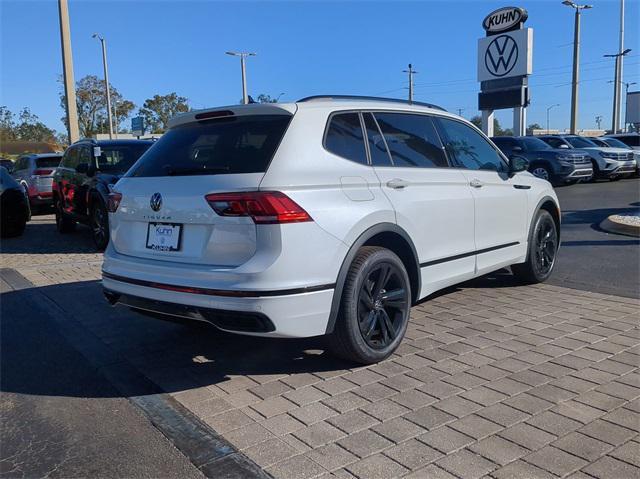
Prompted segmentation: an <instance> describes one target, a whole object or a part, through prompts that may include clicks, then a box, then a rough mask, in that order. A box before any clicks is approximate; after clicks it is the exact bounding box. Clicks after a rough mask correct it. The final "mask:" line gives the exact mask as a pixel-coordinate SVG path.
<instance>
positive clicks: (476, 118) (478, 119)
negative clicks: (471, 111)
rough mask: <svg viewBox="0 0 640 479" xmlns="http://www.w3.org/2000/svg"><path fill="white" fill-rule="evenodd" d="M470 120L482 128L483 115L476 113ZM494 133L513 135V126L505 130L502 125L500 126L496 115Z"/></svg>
mask: <svg viewBox="0 0 640 479" xmlns="http://www.w3.org/2000/svg"><path fill="white" fill-rule="evenodd" d="M469 121H470V122H471V123H473V124H474V125H475V126H477V127H478V128H480V129H481V130H482V117H481V116H479V115H476V116H474V117H473V118H471V120H469ZM493 135H494V136H510V135H513V130H512V129H511V128H507V129H504V130H503V129H502V127H501V126H500V122H499V121H498V119H497V118H496V117H495V116H494V117H493Z"/></svg>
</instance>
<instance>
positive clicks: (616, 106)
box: [603, 48, 631, 133]
mask: <svg viewBox="0 0 640 479" xmlns="http://www.w3.org/2000/svg"><path fill="white" fill-rule="evenodd" d="M630 51H631V48H627V49H626V50H624V51H621V52H620V53H614V54H613V55H603V56H604V57H605V58H615V59H616V64H615V69H616V70H615V75H614V76H615V79H614V80H613V118H612V119H611V131H612V132H613V133H618V130H619V129H620V84H621V83H622V78H620V70H621V68H620V62H621V61H622V57H624V56H625V55H626V54H627V53H629V52H630Z"/></svg>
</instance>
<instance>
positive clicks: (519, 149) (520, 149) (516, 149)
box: [511, 145, 522, 153]
mask: <svg viewBox="0 0 640 479" xmlns="http://www.w3.org/2000/svg"><path fill="white" fill-rule="evenodd" d="M511 151H515V152H517V153H519V152H521V151H522V147H521V146H518V145H516V146H514V147H513V148H511Z"/></svg>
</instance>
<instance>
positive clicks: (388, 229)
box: [326, 223, 421, 334]
mask: <svg viewBox="0 0 640 479" xmlns="http://www.w3.org/2000/svg"><path fill="white" fill-rule="evenodd" d="M363 246H381V247H384V248H387V249H389V250H390V251H393V252H394V253H395V254H396V255H398V257H399V258H400V260H401V261H402V262H403V264H404V266H405V268H406V270H407V274H408V275H409V282H410V285H411V300H412V302H415V301H417V298H418V295H419V294H420V287H421V279H420V263H419V261H418V253H417V251H416V247H415V245H414V244H413V241H411V238H410V237H409V235H408V234H407V232H406V231H405V230H403V229H402V228H400V227H399V226H398V225H396V224H394V223H380V224H377V225H375V226H372V227H370V228H368V229H367V230H365V231H364V232H363V233H362V234H360V236H358V238H357V239H356V241H355V242H354V243H353V245H352V246H351V248H349V251H348V252H347V254H346V256H345V258H344V260H343V261H342V265H341V266H340V271H339V272H338V279H337V280H336V288H335V290H334V293H333V300H332V302H331V312H330V314H329V322H328V323H327V330H326V333H327V334H329V333H331V332H333V329H334V327H335V324H336V320H337V318H338V312H339V310H340V302H341V300H342V290H343V288H344V283H345V280H346V278H347V273H348V272H349V268H350V267H351V263H353V260H354V259H355V257H356V254H357V253H358V250H359V249H360V248H361V247H363Z"/></svg>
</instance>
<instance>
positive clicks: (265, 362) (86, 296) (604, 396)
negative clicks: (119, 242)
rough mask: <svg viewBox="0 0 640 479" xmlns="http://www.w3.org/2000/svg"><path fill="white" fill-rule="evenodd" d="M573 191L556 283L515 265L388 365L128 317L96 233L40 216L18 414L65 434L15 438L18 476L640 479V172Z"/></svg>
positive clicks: (5, 302)
mask: <svg viewBox="0 0 640 479" xmlns="http://www.w3.org/2000/svg"><path fill="white" fill-rule="evenodd" d="M557 192H558V196H559V198H560V201H561V206H562V207H563V222H564V227H563V245H562V248H561V250H560V256H559V259H558V267H557V270H556V272H555V274H554V276H553V277H552V280H551V281H550V282H549V283H546V284H542V285H536V286H520V285H517V284H515V283H514V282H513V280H512V279H511V276H510V275H509V273H507V272H499V273H496V274H494V275H491V276H488V277H484V278H481V279H478V280H475V281H472V282H470V283H466V284H464V285H462V286H459V287H456V288H452V289H449V290H446V291H444V292H442V293H439V294H437V295H435V296H434V297H431V298H429V299H427V300H426V301H424V302H422V303H420V304H418V305H417V306H415V307H414V308H413V309H412V312H411V323H410V325H409V328H408V331H407V334H406V338H405V340H404V342H403V344H402V346H401V347H400V349H399V350H398V351H397V353H396V354H394V355H393V356H392V357H391V359H389V360H387V361H384V362H382V363H380V364H377V365H373V366H369V367H354V365H353V364H347V363H343V362H340V361H337V360H335V359H333V358H331V357H328V356H327V355H325V354H324V352H323V345H322V341H321V340H319V339H310V340H270V339H260V338H248V337H241V336H234V335H229V334H224V333H220V332H217V331H215V330H212V329H209V328H203V327H195V326H184V325H180V324H174V323H167V322H162V321H158V320H154V319H150V318H145V317H142V316H139V315H136V314H133V313H131V312H129V311H127V310H125V309H123V308H111V307H110V306H108V304H107V303H106V301H104V300H103V298H102V292H101V287H100V283H99V278H100V266H101V255H100V254H97V253H95V252H93V247H92V243H91V239H90V236H89V230H88V229H86V228H78V231H77V232H76V233H75V234H72V235H68V236H60V235H58V233H57V232H56V231H55V224H54V221H53V216H37V217H34V218H33V220H32V222H31V223H29V225H28V226H27V231H26V232H25V235H24V236H23V237H22V238H17V239H11V240H3V242H2V253H1V258H2V270H1V276H0V288H1V291H2V302H1V304H2V323H3V324H2V330H3V334H2V376H3V378H4V379H3V382H2V393H3V398H4V399H3V402H2V407H1V408H0V414H1V415H2V423H3V425H4V426H3V427H6V425H7V424H8V423H13V424H21V425H22V426H23V427H24V428H25V429H29V428H32V429H33V431H35V432H37V431H43V434H44V436H45V437H47V438H49V440H48V441H42V442H38V441H35V442H32V441H29V440H28V439H27V442H26V443H25V442H24V441H25V435H24V434H22V433H18V432H16V431H14V434H6V432H7V431H3V435H2V437H3V438H8V439H7V440H5V441H3V442H4V443H5V444H4V445H3V446H2V449H3V450H2V459H3V460H2V469H0V470H1V471H2V472H7V471H14V472H15V471H19V472H21V473H22V475H23V476H25V477H30V476H33V475H44V473H51V474H57V475H59V476H73V475H77V474H78V471H83V472H84V474H86V472H87V469H86V467H87V466H86V464H85V468H84V469H82V467H81V466H80V465H79V463H78V461H81V460H85V461H87V464H92V465H93V467H95V469H93V470H94V471H98V470H100V471H101V472H102V473H105V471H108V472H107V473H106V474H107V475H120V476H141V475H145V476H151V477H153V476H157V475H160V471H162V473H161V474H162V475H164V476H171V477H187V476H189V477H198V476H201V475H202V474H204V475H206V476H208V477H248V476H256V477H260V476H262V477H267V476H268V475H271V476H273V477H277V478H296V479H297V478H311V477H342V478H348V477H358V478H376V477H379V478H391V477H412V478H414V477H415V478H417V477H425V478H426V477H428V478H440V477H441V478H450V477H458V478H475V477H485V476H491V477H494V478H506V477H523V478H533V477H564V476H569V475H573V474H575V476H574V477H595V478H604V477H609V478H610V477H616V478H631V477H638V476H639V475H640V452H639V451H640V437H639V434H640V375H639V374H638V366H639V365H640V328H639V320H640V316H639V314H638V311H639V307H640V299H639V298H638V291H639V280H638V240H637V239H636V238H631V237H623V236H617V235H612V234H607V233H606V232H603V231H601V230H600V229H599V227H598V225H599V223H600V221H601V220H602V219H604V218H605V217H606V216H607V215H609V214H612V213H613V212H618V211H620V210H625V209H630V208H634V207H635V208H637V206H638V200H639V199H638V180H625V181H621V182H617V183H598V184H586V185H576V186H572V187H568V188H560V189H558V191H557ZM18 342H22V344H24V346H25V348H24V349H23V348H19V347H17V346H16V343H18ZM54 344H55V345H57V346H56V347H58V346H59V347H60V348H64V349H65V351H67V353H66V354H67V355H66V356H65V357H64V358H63V359H60V357H59V355H56V354H55V351H53V352H52V351H49V349H50V348H51V347H53V346H52V345H54ZM65 361H66V362H65ZM69 364H74V365H75V366H74V367H73V368H72V371H71V372H70V371H69V370H68V369H67V367H68V365H69ZM72 373H73V374H72ZM7 378H9V379H7ZM59 378H63V379H59ZM91 381H93V382H94V383H95V384H92V385H90V387H87V383H88V382H89V383H90V382H91ZM25 408H26V409H25ZM25 411H36V412H37V414H31V413H29V414H31V415H29V414H27V413H25ZM35 417H37V418H39V421H40V423H39V425H38V424H34V423H33V422H32V418H35ZM30 418H31V419H30ZM11 419H13V420H12V421H11ZM60 419H63V420H68V421H70V422H69V423H68V424H76V425H77V424H80V425H81V429H80V430H81V431H82V434H81V435H79V433H77V432H71V431H68V430H65V429H64V428H63V429H60V428H59V427H58V426H59V420H60ZM16 421H18V422H16ZM74 421H75V422H74ZM67 429H73V428H67ZM132 430H135V431H136V434H131V431H132ZM35 432H34V436H36V434H35ZM21 441H22V442H21ZM92 441H94V443H92ZM79 448H81V452H80V453H79V452H78V450H79ZM9 453H10V454H9ZM35 457H38V460H37V461H33V460H30V459H33V458H35ZM81 457H82V459H81ZM100 457H103V460H101V461H97V458H100ZM28 467H33V468H37V469H31V470H30V469H28ZM101 467H102V469H100V468H101Z"/></svg>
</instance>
